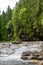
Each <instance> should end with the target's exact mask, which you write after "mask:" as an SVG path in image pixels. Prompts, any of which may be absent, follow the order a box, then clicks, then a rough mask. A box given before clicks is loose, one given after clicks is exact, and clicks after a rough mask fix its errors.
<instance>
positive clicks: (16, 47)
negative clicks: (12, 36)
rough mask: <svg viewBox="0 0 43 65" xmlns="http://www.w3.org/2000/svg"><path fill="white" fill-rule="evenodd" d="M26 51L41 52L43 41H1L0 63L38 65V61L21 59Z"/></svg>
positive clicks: (7, 64)
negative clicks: (13, 42) (19, 42)
mask: <svg viewBox="0 0 43 65" xmlns="http://www.w3.org/2000/svg"><path fill="white" fill-rule="evenodd" d="M24 51H32V52H34V51H38V52H41V51H43V42H23V43H22V44H12V43H0V65H37V63H36V62H32V61H30V60H23V59H21V55H22V53H23V52H24ZM42 62H43V61H42Z"/></svg>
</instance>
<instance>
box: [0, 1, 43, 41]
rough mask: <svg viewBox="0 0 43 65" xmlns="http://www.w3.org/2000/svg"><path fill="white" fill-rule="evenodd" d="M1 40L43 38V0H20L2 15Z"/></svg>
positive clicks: (0, 23)
mask: <svg viewBox="0 0 43 65" xmlns="http://www.w3.org/2000/svg"><path fill="white" fill-rule="evenodd" d="M3 30H4V31H3ZM0 37H1V38H0V40H1V39H2V40H4V39H6V40H8V41H9V40H11V41H12V40H13V41H19V40H43V0H20V1H19V3H16V6H15V7H14V9H13V10H11V8H10V6H8V8H7V11H6V13H5V12H3V13H2V15H1V16H0Z"/></svg>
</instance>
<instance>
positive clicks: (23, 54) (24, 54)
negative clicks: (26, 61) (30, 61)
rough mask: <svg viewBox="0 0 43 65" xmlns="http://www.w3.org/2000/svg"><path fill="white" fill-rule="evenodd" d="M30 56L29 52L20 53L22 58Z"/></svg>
mask: <svg viewBox="0 0 43 65" xmlns="http://www.w3.org/2000/svg"><path fill="white" fill-rule="evenodd" d="M30 55H31V52H29V51H25V52H23V53H22V56H30Z"/></svg>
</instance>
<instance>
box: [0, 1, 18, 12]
mask: <svg viewBox="0 0 43 65" xmlns="http://www.w3.org/2000/svg"><path fill="white" fill-rule="evenodd" d="M18 1H19V0H0V10H1V12H2V11H3V10H4V11H6V10H7V7H8V5H10V7H11V8H12V9H13V7H14V6H15V4H16V2H18Z"/></svg>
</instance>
